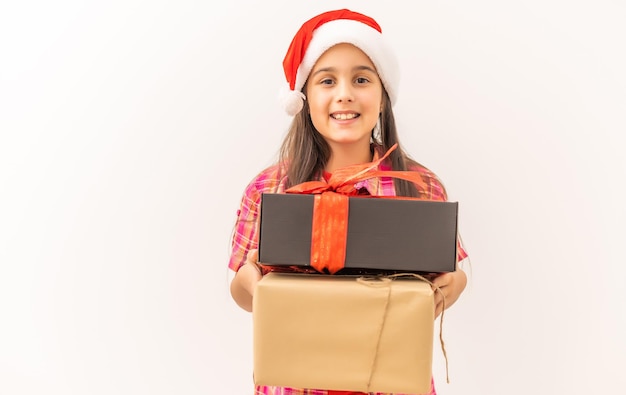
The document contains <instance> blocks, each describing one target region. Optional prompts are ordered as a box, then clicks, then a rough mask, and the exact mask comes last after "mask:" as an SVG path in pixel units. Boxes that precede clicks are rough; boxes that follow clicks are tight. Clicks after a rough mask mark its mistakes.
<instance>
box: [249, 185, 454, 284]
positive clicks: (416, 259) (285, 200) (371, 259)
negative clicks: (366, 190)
mask: <svg viewBox="0 0 626 395" xmlns="http://www.w3.org/2000/svg"><path fill="white" fill-rule="evenodd" d="M313 199H314V195H307V194H263V195H262V200H261V214H260V221H259V222H260V232H259V262H262V263H263V264H264V265H268V266H275V267H280V266H302V267H307V266H310V257H311V235H312V217H313ZM457 214H458V203H457V202H439V201H427V200H416V199H408V200H407V199H388V198H375V197H355V196H350V198H349V214H348V234H347V238H346V256H345V261H344V267H345V268H346V269H373V270H388V271H400V272H418V273H419V272H423V273H430V272H438V273H441V272H452V271H454V270H456V247H457Z"/></svg>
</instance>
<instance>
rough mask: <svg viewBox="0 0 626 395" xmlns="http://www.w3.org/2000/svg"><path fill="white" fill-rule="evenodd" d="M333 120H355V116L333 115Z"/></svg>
mask: <svg viewBox="0 0 626 395" xmlns="http://www.w3.org/2000/svg"><path fill="white" fill-rule="evenodd" d="M333 118H335V119H341V120H345V119H352V118H356V114H335V115H333Z"/></svg>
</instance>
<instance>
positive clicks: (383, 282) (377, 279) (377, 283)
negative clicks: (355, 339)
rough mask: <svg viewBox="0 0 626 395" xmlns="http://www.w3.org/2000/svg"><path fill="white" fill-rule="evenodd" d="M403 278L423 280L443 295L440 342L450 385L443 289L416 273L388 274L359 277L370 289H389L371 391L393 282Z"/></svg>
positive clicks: (382, 318)
mask: <svg viewBox="0 0 626 395" xmlns="http://www.w3.org/2000/svg"><path fill="white" fill-rule="evenodd" d="M401 277H413V278H417V279H419V280H422V281H424V282H426V283H427V284H429V285H430V286H431V287H432V288H433V289H434V291H435V292H439V294H440V295H441V298H442V302H441V303H442V310H441V318H440V320H439V342H440V344H441V351H442V353H443V357H444V359H445V362H446V382H447V383H448V384H450V375H449V369H448V353H447V352H446V346H445V342H444V341H443V314H444V311H445V310H446V296H445V295H444V294H443V292H442V291H441V289H440V288H439V287H438V286H436V285H435V284H434V283H433V282H432V281H430V280H428V279H427V278H426V277H424V276H421V275H419V274H416V273H395V274H388V275H385V276H371V277H359V278H357V282H359V283H361V284H365V285H367V286H370V287H387V298H386V300H385V307H384V308H383V314H382V317H381V322H380V325H379V329H378V339H377V340H376V351H375V353H374V358H372V364H371V367H370V372H369V378H368V380H367V389H368V390H369V388H370V384H371V382H372V375H373V374H374V368H375V366H376V360H377V358H378V350H379V346H380V339H381V337H382V333H383V329H384V326H385V321H386V318H387V311H388V310H389V301H390V299H391V286H390V284H391V281H392V280H394V279H396V278H401Z"/></svg>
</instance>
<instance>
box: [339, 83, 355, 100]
mask: <svg viewBox="0 0 626 395" xmlns="http://www.w3.org/2000/svg"><path fill="white" fill-rule="evenodd" d="M352 89H353V87H352V84H351V83H349V82H346V81H342V82H339V83H337V101H338V102H340V103H342V102H352V101H354V94H353V92H352Z"/></svg>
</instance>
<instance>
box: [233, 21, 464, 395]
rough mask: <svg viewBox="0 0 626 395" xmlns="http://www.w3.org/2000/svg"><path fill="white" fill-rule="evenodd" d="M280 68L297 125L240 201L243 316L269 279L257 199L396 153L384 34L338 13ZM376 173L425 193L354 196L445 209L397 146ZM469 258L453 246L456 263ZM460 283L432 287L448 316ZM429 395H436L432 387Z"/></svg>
mask: <svg viewBox="0 0 626 395" xmlns="http://www.w3.org/2000/svg"><path fill="white" fill-rule="evenodd" d="M283 67H284V71H285V76H286V78H287V82H288V83H289V91H288V92H287V95H286V98H285V101H284V105H285V109H286V111H287V112H288V114H290V115H293V116H294V119H293V122H292V124H291V127H290V129H289V132H288V134H287V136H286V138H285V140H284V142H283V145H282V147H281V154H280V158H279V161H278V163H277V164H276V165H274V166H272V167H270V168H268V169H265V170H263V171H262V172H261V173H259V174H258V175H257V177H255V178H254V179H253V180H252V181H251V182H250V184H249V185H248V187H247V188H246V190H245V192H244V196H243V199H242V201H241V207H240V210H239V211H238V213H237V223H236V226H235V232H234V235H233V242H232V254H231V257H230V262H229V267H230V269H232V270H233V271H235V272H236V274H235V277H234V278H233V281H232V283H231V288H230V290H231V294H232V297H233V299H234V300H235V302H236V303H237V304H238V305H239V306H241V307H242V308H243V309H245V310H247V311H251V310H252V298H253V296H254V289H255V286H256V283H257V282H258V281H259V280H260V279H261V277H262V276H263V274H265V273H264V272H263V270H261V269H260V267H259V264H258V262H257V256H258V255H257V252H256V250H257V247H258V234H257V231H258V228H257V226H258V223H257V219H258V213H259V203H260V198H261V194H262V193H282V192H284V191H285V189H287V188H289V187H291V186H293V185H296V184H299V183H302V182H305V181H311V180H328V177H329V176H330V175H331V174H332V173H333V172H334V171H335V170H337V169H340V168H342V167H345V166H350V165H355V164H362V163H366V162H371V161H372V160H375V159H377V158H379V157H380V156H381V155H383V154H384V153H386V152H387V150H389V148H390V147H392V146H393V145H394V144H396V143H399V141H398V134H397V131H396V126H395V121H394V116H393V111H392V106H393V104H394V103H395V101H396V98H397V91H398V77H399V73H398V66H397V62H396V59H395V56H394V54H393V52H392V51H391V49H390V47H389V46H388V44H387V43H386V42H385V41H384V39H383V36H382V34H381V28H380V26H379V25H378V23H377V22H376V21H375V20H373V19H372V18H370V17H368V16H365V15H363V14H359V13H356V12H353V11H350V10H346V9H343V10H336V11H329V12H325V13H323V14H320V15H318V16H316V17H314V18H312V19H310V20H309V21H307V22H305V23H304V24H303V25H302V27H301V28H300V30H299V31H298V32H297V33H296V35H295V37H294V38H293V40H292V42H291V45H290V47H289V49H288V51H287V54H286V56H285V59H284V61H283ZM379 168H380V170H411V171H415V172H418V173H419V175H420V176H421V178H422V179H423V181H424V184H425V185H426V187H425V188H424V187H420V188H418V187H417V186H416V185H413V184H412V183H410V182H407V181H403V180H398V179H391V178H387V177H381V178H375V179H370V180H366V181H362V182H359V183H358V184H357V185H355V187H356V188H357V189H358V190H359V193H362V194H369V195H374V196H395V195H398V196H413V197H419V198H422V199H429V200H438V201H445V200H446V199H447V197H446V192H445V189H444V187H443V185H442V183H441V182H440V181H439V179H438V178H437V176H436V175H435V174H434V173H432V172H431V171H430V170H428V169H427V168H425V167H423V166H421V165H420V164H418V163H417V162H415V161H413V160H412V159H410V158H409V156H408V155H407V154H406V153H405V152H404V151H403V150H402V148H401V147H400V146H399V144H398V147H397V148H396V149H395V150H394V151H392V152H391V154H390V155H389V157H388V158H387V159H386V160H385V161H383V162H382V163H381V165H380V166H379ZM466 257H467V255H466V253H465V251H464V250H463V248H462V247H461V245H460V243H459V248H458V255H457V262H459V261H461V260H463V259H465V258H466ZM264 270H265V269H264ZM466 282H467V277H466V275H465V273H464V272H463V271H462V270H461V269H458V270H456V271H455V272H451V273H446V274H442V275H440V276H438V277H437V278H435V279H434V280H433V284H434V285H435V286H437V287H439V289H440V290H441V292H442V293H443V296H445V301H446V303H445V307H446V308H448V307H450V306H451V305H452V304H453V303H454V302H455V301H456V300H457V299H458V297H459V295H460V294H461V293H462V292H463V290H464V288H465V285H466ZM442 299H443V297H442V295H441V294H440V293H439V292H436V293H435V303H436V306H435V317H437V316H438V315H439V314H440V313H441V311H442V308H443V307H442V306H443V303H442V302H443V300H442ZM256 393H257V394H275V395H338V394H358V393H356V392H343V391H328V390H315V389H293V388H278V387H265V386H263V387H261V386H259V387H257V388H256ZM430 394H435V390H434V387H433V386H431V391H430ZM377 395H391V394H377ZM396 395H399V394H396Z"/></svg>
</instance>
